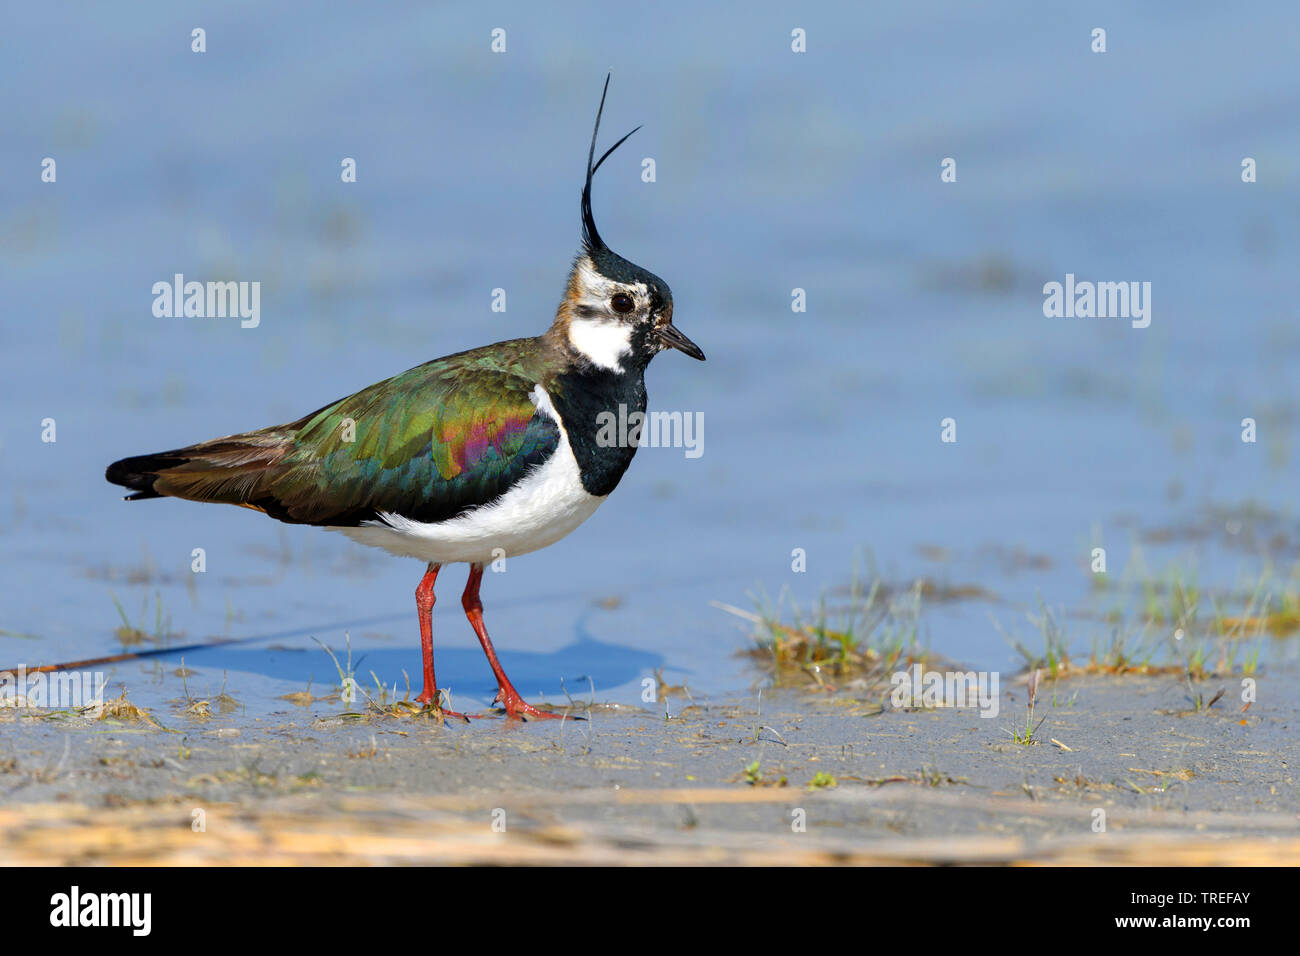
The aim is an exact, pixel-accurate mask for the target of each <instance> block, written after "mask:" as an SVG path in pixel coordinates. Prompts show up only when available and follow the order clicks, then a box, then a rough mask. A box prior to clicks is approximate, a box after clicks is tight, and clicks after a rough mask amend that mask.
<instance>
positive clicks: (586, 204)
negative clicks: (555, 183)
mask: <svg viewBox="0 0 1300 956" xmlns="http://www.w3.org/2000/svg"><path fill="white" fill-rule="evenodd" d="M611 76H613V74H612V73H607V74H606V75H605V88H604V89H603V90H602V91H601V93H600V106H599V107H598V108H597V110H596V126H595V128H594V129H592V131H591V148H590V149H588V150H587V182H586V184H585V185H584V186H583V187H582V242H583V244H584V245H585V246H586V247H587V251H588V252H598V251H600V250H602V249H608V248H609V246H607V245H605V240H603V239H601V238H600V233H599V232H598V231H597V229H596V220H595V218H594V217H593V216H592V214H591V177H592V176H594V175H596V170H598V169H600V166H601V164H602V163H603V162H605V160H607V159H609V154H610V153H612V152H614V150H616V149H618V148H619V147H620V146H622V145H623V143H624V142H625V141H626V140H627V138H628V136H631V135H632V133H635V132H636V131H637V130H638V129H640V128H641V127H640V126H638V127H636V129H634V130H632V132H631V133H628V134H626V135H625V136H624V137H623V138H622V139H620V140H619V141H618V142H617V143H615V144H614V145H613V146H611V147H610V148H609V149H607V150H605V152H604V154H603V155H602V156H601V157H600V159H597V160H596V161H595V163H594V164H593V163H592V160H593V159H595V156H596V136H597V134H599V133H600V117H601V114H603V113H604V112H605V96H606V94H607V93H609V80H610V77H611Z"/></svg>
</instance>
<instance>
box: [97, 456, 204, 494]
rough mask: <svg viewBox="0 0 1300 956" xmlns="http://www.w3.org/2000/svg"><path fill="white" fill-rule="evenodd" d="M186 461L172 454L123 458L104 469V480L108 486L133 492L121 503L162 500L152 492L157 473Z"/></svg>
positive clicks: (155, 492)
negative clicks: (151, 499) (119, 487)
mask: <svg viewBox="0 0 1300 956" xmlns="http://www.w3.org/2000/svg"><path fill="white" fill-rule="evenodd" d="M187 460H188V459H186V458H184V457H181V456H179V455H177V454H176V453H174V452H163V453H162V454H158V455H137V456H135V457H134V458H123V459H121V460H120V461H115V462H113V463H112V464H111V465H109V466H108V467H107V468H105V469H104V478H105V480H106V481H108V483H109V484H113V485H120V486H121V487H123V488H129V489H130V490H131V491H134V492H135V494H133V495H126V496H125V497H123V499H122V500H123V501H141V500H144V499H147V498H162V497H163V495H162V494H161V493H160V492H157V491H154V490H153V483H154V482H155V481H157V480H158V473H159V472H160V471H166V470H167V469H168V468H172V467H174V466H176V465H179V464H183V463H184V462H185V461H187Z"/></svg>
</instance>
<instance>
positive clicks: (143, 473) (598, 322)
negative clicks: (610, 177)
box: [105, 75, 704, 720]
mask: <svg viewBox="0 0 1300 956" xmlns="http://www.w3.org/2000/svg"><path fill="white" fill-rule="evenodd" d="M609 81H610V75H606V77H605V86H604V88H603V89H602V91H601V96H600V105H599V106H598V107H597V110H596V122H595V127H594V128H593V130H592V134H591V145H590V147H589V148H588V150H587V175H586V181H585V183H584V184H583V187H582V201H581V224H582V229H581V242H580V245H579V249H578V252H577V254H576V256H575V257H574V260H573V262H572V265H571V268H570V270H569V276H568V281H567V283H566V285H565V288H564V294H563V296H562V298H561V300H560V303H559V305H558V307H557V308H556V311H555V318H554V321H553V322H552V323H551V325H550V328H549V329H547V330H546V331H545V332H544V333H543V334H541V335H538V336H534V337H530V338H517V339H510V340H507V341H504V342H497V343H495V344H493V345H486V346H483V347H481V348H476V349H471V350H469V351H465V352H458V353H456V354H454V355H448V356H445V357H444V358H438V359H434V360H433V361H430V362H426V363H424V364H423V365H418V366H416V367H415V368H412V369H410V370H408V371H405V372H402V373H401V374H399V375H395V376H393V377H392V378H389V379H386V380H384V381H382V382H378V383H377V384H374V385H371V386H370V387H368V388H363V389H362V390H361V391H359V392H356V393H354V394H352V395H349V396H347V397H346V398H342V399H339V400H338V401H335V402H331V403H330V404H328V405H325V406H324V407H322V408H320V409H318V410H316V411H314V412H311V413H310V414H307V415H304V416H303V417H302V418H299V419H298V420H297V421H293V422H290V423H288V424H285V425H273V426H270V427H268V428H261V429H258V430H256V431H249V432H243V433H240V434H235V435H228V436H226V437H224V438H215V439H212V440H210V441H204V442H199V443H197V444H193V445H188V446H185V447H183V448H177V449H173V450H172V451H164V452H157V453H155V454H150V455H138V456H134V457H130V458H123V459H121V460H120V461H116V462H114V463H113V464H111V465H109V466H108V468H107V470H106V473H105V477H106V478H107V480H108V481H109V482H111V483H112V484H114V485H119V486H122V487H124V488H127V489H129V490H130V491H132V492H133V494H130V495H127V496H126V497H125V498H124V499H123V500H126V501H139V500H142V499H150V498H163V497H171V498H181V499H185V500H188V501H200V502H216V503H222V504H230V505H237V506H240V507H243V508H249V509H252V510H254V511H260V512H262V513H263V514H265V515H268V516H269V517H271V518H274V519H276V520H277V521H281V522H285V523H287V524H299V525H315V526H319V527H323V528H325V529H328V530H331V531H338V532H341V533H343V534H345V535H347V536H348V537H349V538H351V539H352V540H354V541H357V542H360V543H361V544H364V545H370V546H374V547H378V548H382V549H384V550H386V551H388V552H389V553H391V554H394V555H397V556H399V557H407V558H417V559H419V560H420V561H423V562H424V563H425V570H424V574H423V576H422V577H421V579H420V583H419V585H418V586H417V588H416V590H415V604H416V611H417V615H418V618H419V626H420V648H421V653H422V656H423V687H422V690H421V692H420V695H419V696H418V697H417V698H416V701H417V702H418V703H419V704H421V705H422V710H425V711H432V712H436V713H438V714H439V715H440V716H442V717H443V718H446V717H454V718H459V719H463V720H468V719H469V718H468V717H467V715H465V714H463V713H459V712H455V711H452V710H450V709H449V706H447V704H448V701H447V700H446V699H445V698H444V695H443V694H442V692H441V691H440V689H439V687H438V682H437V678H436V676H435V672H434V665H433V606H434V602H435V598H434V585H435V582H436V581H437V578H438V574H439V571H440V570H441V569H442V568H443V567H444V566H445V565H447V564H457V563H465V564H468V565H469V577H468V579H467V581H466V584H465V590H464V593H463V594H462V596H461V605H462V607H463V608H464V611H465V616H466V617H467V618H468V620H469V623H470V625H471V627H472V628H473V629H474V633H475V634H476V635H477V636H478V640H479V643H480V644H481V645H482V647H483V652H484V653H485V654H486V655H487V660H488V664H489V665H490V666H491V668H492V673H493V675H494V676H495V678H496V682H497V693H496V696H495V697H494V699H493V701H492V704H493V705H499V707H500V710H501V711H504V714H505V716H506V717H507V718H513V719H523V720H528V719H531V718H542V717H557V716H560V715H558V714H555V713H552V712H550V711H544V710H539V709H538V708H536V707H534V706H533V705H532V704H529V703H528V702H527V701H525V700H524V699H523V697H521V696H520V694H519V692H518V691H517V690H516V689H515V687H514V685H513V684H511V682H510V679H509V678H508V677H507V676H506V673H505V671H504V669H503V668H502V666H501V661H500V659H499V658H498V657H497V654H496V651H495V649H494V648H493V646H492V640H491V638H489V636H488V632H487V628H486V626H485V625H484V622H483V603H482V600H481V599H480V596H479V589H480V585H481V583H482V579H483V571H484V568H485V566H486V565H488V564H489V563H491V562H493V561H495V560H497V559H499V558H509V557H514V556H518V555H523V554H528V553H530V552H533V551H537V550H539V549H541V548H545V547H547V546H549V545H551V544H554V543H555V542H556V541H559V540H560V539H561V538H563V537H565V536H566V535H568V534H569V533H570V532H572V531H573V530H574V529H575V528H577V527H578V526H579V525H581V524H582V523H583V522H584V521H586V520H587V519H588V518H590V517H591V516H592V514H593V513H594V512H595V511H596V509H597V508H598V507H600V505H601V504H602V503H603V502H604V501H605V499H606V498H608V497H609V496H610V494H611V493H612V492H613V491H614V489H615V488H616V487H617V486H618V483H619V481H620V479H621V478H622V477H623V474H624V473H625V472H626V471H627V468H628V466H629V464H630V463H631V461H632V457H633V455H634V454H635V453H636V450H637V449H636V438H637V434H636V431H635V430H633V431H632V432H631V433H630V435H629V436H628V437H627V438H626V439H623V440H615V441H611V440H610V439H609V437H608V431H607V432H606V434H605V435H604V436H603V437H602V435H601V434H600V425H599V423H600V422H601V421H602V419H603V420H604V421H609V420H610V419H608V418H607V417H604V415H608V414H615V415H617V413H618V412H619V408H620V406H624V407H625V408H626V410H627V413H628V415H629V419H630V416H631V413H632V412H634V411H639V412H641V413H642V416H644V413H645V410H646V386H645V372H646V367H647V366H648V364H649V363H650V360H651V359H653V358H654V357H655V356H656V355H658V354H659V353H660V352H662V351H665V350H668V349H675V350H677V351H680V352H683V353H685V354H686V355H689V356H691V357H692V358H694V359H698V360H699V361H704V352H703V351H701V349H700V348H699V346H697V345H696V344H695V343H694V342H692V341H691V340H690V339H689V338H687V337H686V336H685V335H684V334H683V333H682V332H681V331H679V330H678V329H677V327H676V326H675V325H674V324H673V296H672V291H671V290H670V289H669V287H668V284H667V283H666V282H665V281H664V280H663V279H661V278H659V276H657V275H655V274H654V273H652V272H649V271H648V270H646V269H643V268H641V267H640V266H638V265H635V264H633V263H632V262H630V261H628V260H627V259H624V258H623V257H622V256H620V255H618V254H617V253H615V252H614V251H613V250H612V249H610V248H609V246H608V245H607V244H606V243H605V240H604V239H603V238H602V237H601V234H600V232H599V231H598V230H597V228H596V221H595V218H594V217H593V215H592V208H591V182H592V177H593V176H594V175H595V174H596V172H597V171H598V170H599V169H600V167H601V166H602V165H603V164H604V162H605V160H607V159H608V158H609V157H610V155H611V154H612V153H613V152H614V151H615V150H616V149H618V147H619V146H621V145H622V144H623V143H624V142H625V141H626V140H627V138H628V137H629V136H631V135H632V133H635V132H636V131H637V129H640V127H639V126H638V127H637V128H636V129H633V130H632V131H631V132H630V133H628V134H626V135H625V136H623V137H622V138H621V139H619V140H618V141H617V142H615V143H614V145H613V146H611V147H610V148H609V149H608V150H606V151H605V152H604V153H603V154H602V155H601V157H600V158H599V159H595V155H596V142H597V137H598V134H599V132H600V120H601V116H602V115H603V114H604V110H605V98H606V96H607V95H608V93H609ZM630 420H635V419H630ZM499 712H500V711H498V713H499Z"/></svg>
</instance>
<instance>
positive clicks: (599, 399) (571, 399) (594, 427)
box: [548, 362, 646, 498]
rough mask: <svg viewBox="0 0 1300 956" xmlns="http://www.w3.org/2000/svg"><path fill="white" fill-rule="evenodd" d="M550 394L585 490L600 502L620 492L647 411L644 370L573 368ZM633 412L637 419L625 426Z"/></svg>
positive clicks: (558, 379) (632, 365) (635, 365)
mask: <svg viewBox="0 0 1300 956" xmlns="http://www.w3.org/2000/svg"><path fill="white" fill-rule="evenodd" d="M548 391H549V393H550V396H551V404H552V405H553V406H554V407H555V411H556V413H557V414H558V415H559V416H560V421H562V422H563V423H564V430H565V431H566V432H568V435H569V445H570V447H572V448H573V457H574V458H576V459H577V461H578V471H579V473H580V474H581V476H582V487H583V489H584V490H586V492H587V493H588V494H590V495H596V496H597V497H602V498H603V497H604V496H605V495H608V494H609V493H610V492H612V491H613V490H614V489H615V488H616V487H618V482H619V479H621V478H622V477H623V472H625V471H627V466H628V465H630V464H631V463H632V456H633V455H635V454H636V445H635V444H634V441H635V439H636V437H637V435H638V434H639V429H638V428H636V427H634V426H635V423H636V422H638V421H640V420H641V419H643V418H644V416H645V410H646V393H645V366H644V365H642V364H641V363H638V362H633V363H629V367H628V368H627V369H626V370H625V371H623V372H614V371H611V370H608V369H602V368H598V367H596V366H587V367H585V368H581V369H574V370H572V371H569V372H565V373H563V374H561V375H558V376H556V378H555V380H554V381H553V383H552V386H551V388H550V389H548ZM633 413H639V414H637V415H636V416H635V417H632V418H631V419H630V422H629V416H632V415H633Z"/></svg>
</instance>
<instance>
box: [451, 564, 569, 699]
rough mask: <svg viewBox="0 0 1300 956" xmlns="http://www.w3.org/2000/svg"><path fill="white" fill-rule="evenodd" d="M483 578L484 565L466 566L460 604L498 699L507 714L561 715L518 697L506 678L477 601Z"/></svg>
mask: <svg viewBox="0 0 1300 956" xmlns="http://www.w3.org/2000/svg"><path fill="white" fill-rule="evenodd" d="M482 581H483V565H481V564H471V565H470V566H469V580H468V581H467V582H466V583H465V593H464V595H462V597H461V599H460V603H461V604H462V605H464V607H465V616H466V617H467V618H469V623H470V626H472V627H473V628H474V633H475V634H477V635H478V641H479V643H480V644H482V645H483V653H484V654H486V655H487V659H488V663H489V664H491V665H492V673H493V674H495V675H496V678H497V698H496V699H497V701H498V702H499V703H500V704H501V706H502V707H504V708H505V709H506V716H508V717H562V716H564V715H563V714H553V713H548V712H547V711H544V710H538V709H537V708H536V707H534V706H533V705H532V704H530V703H528V702H527V701H525V700H524V699H523V698H522V697H520V696H519V692H518V691H517V690H515V688H514V685H513V684H511V683H510V678H509V677H506V672H505V671H504V670H502V669H501V662H500V661H499V660H497V652H496V649H495V648H493V647H492V639H491V638H490V637H488V632H487V628H486V627H484V626H483V602H482V601H480V600H479V597H478V589H479V585H480V584H481V583H482Z"/></svg>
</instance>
